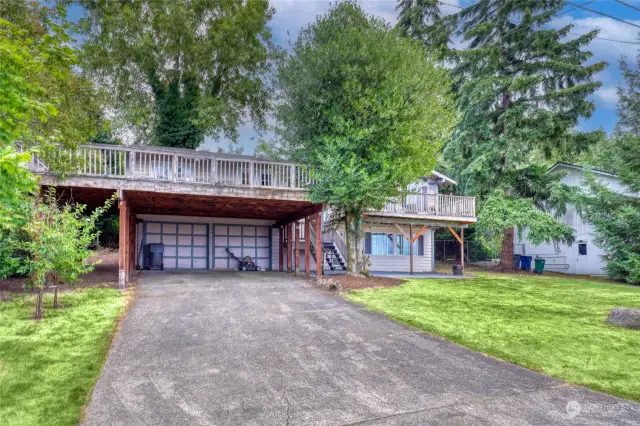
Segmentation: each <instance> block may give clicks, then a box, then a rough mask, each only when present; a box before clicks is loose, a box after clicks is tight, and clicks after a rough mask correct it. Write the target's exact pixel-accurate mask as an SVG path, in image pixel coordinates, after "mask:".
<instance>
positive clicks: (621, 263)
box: [576, 176, 640, 283]
mask: <svg viewBox="0 0 640 426" xmlns="http://www.w3.org/2000/svg"><path fill="white" fill-rule="evenodd" d="M587 182H588V186H587V188H586V190H585V191H584V192H583V193H582V194H581V196H580V197H579V198H578V199H577V202H576V206H577V208H578V211H579V212H580V216H581V217H582V218H583V219H584V220H585V221H586V222H588V223H590V224H591V225H593V229H594V237H595V238H594V239H595V243H596V245H597V246H598V247H600V248H601V249H602V250H603V251H604V252H605V254H604V256H603V260H604V262H605V263H606V266H605V270H606V272H607V275H609V276H610V277H611V278H614V279H617V280H623V281H627V282H629V283H640V198H638V197H637V195H636V196H630V195H624V194H619V193H616V192H614V191H612V190H611V189H609V188H608V187H607V186H606V185H604V184H602V183H600V182H598V181H597V180H596V179H595V177H594V176H590V177H589V178H588V179H587Z"/></svg>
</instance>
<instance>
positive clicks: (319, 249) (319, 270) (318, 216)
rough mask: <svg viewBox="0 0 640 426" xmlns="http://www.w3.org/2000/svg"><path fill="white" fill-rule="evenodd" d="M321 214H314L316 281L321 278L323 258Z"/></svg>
mask: <svg viewBox="0 0 640 426" xmlns="http://www.w3.org/2000/svg"><path fill="white" fill-rule="evenodd" d="M321 218H322V214H321V213H316V214H315V227H316V277H317V278H318V279H321V278H322V268H323V267H324V260H323V259H324V258H323V256H322V250H323V247H322V230H321V228H320V227H321V225H322V223H321V222H320V221H321V220H322V219H321Z"/></svg>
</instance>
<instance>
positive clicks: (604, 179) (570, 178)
mask: <svg viewBox="0 0 640 426" xmlns="http://www.w3.org/2000/svg"><path fill="white" fill-rule="evenodd" d="M560 171H562V172H565V173H566V175H565V176H564V177H563V178H562V180H561V182H562V183H564V184H567V185H571V186H577V187H580V186H584V185H585V184H586V183H585V172H586V171H587V169H585V168H583V167H580V166H575V165H573V164H567V163H556V164H555V165H553V167H551V168H550V169H549V171H548V173H553V172H560ZM590 171H591V173H592V174H593V175H594V177H595V178H596V179H597V180H598V181H600V182H601V183H603V184H605V185H606V186H607V187H609V188H610V189H611V190H612V191H615V192H618V193H625V192H627V189H626V188H625V186H624V185H623V184H622V182H620V179H618V177H617V176H616V175H613V174H611V173H607V172H604V171H601V170H595V169H591V170H590ZM561 220H562V221H563V222H564V223H566V224H567V225H569V226H571V227H572V228H573V229H575V231H576V233H575V237H576V241H575V243H574V244H572V245H571V246H568V245H566V244H559V245H554V244H540V245H538V246H536V245H533V244H532V243H530V242H528V241H527V238H526V232H525V233H524V234H523V236H522V238H519V237H518V235H517V233H516V235H515V237H514V241H515V247H514V253H515V254H520V255H526V256H533V257H534V258H541V259H545V270H549V271H554V272H562V273H566V274H576V275H605V272H604V266H605V264H604V262H603V261H602V257H601V256H602V255H603V254H604V252H603V251H602V250H601V249H600V248H599V247H598V246H596V245H595V242H594V236H593V228H592V226H591V225H590V224H588V223H586V222H585V221H584V220H583V218H582V217H580V215H579V214H578V213H577V212H576V209H575V208H573V207H572V206H568V208H567V212H566V214H565V215H564V216H563V217H562V218H561Z"/></svg>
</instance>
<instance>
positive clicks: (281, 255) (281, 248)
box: [278, 226, 284, 272]
mask: <svg viewBox="0 0 640 426" xmlns="http://www.w3.org/2000/svg"><path fill="white" fill-rule="evenodd" d="M278 237H279V239H280V245H279V246H278V267H279V271H280V272H282V270H283V269H284V226H281V227H279V228H278Z"/></svg>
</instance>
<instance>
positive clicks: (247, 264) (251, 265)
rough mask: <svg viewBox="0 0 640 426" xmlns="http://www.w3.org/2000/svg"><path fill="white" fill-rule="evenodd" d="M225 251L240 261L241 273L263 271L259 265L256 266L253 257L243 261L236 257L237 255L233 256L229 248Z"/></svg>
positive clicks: (246, 257) (244, 258)
mask: <svg viewBox="0 0 640 426" xmlns="http://www.w3.org/2000/svg"><path fill="white" fill-rule="evenodd" d="M225 250H226V251H227V253H229V256H231V257H232V258H233V259H235V260H237V261H238V269H239V270H240V271H260V270H262V268H260V267H259V266H258V265H256V262H255V261H254V260H253V259H252V258H251V256H245V257H243V258H242V259H239V258H238V257H236V255H235V254H233V252H232V251H231V250H229V247H227V248H226V249H225Z"/></svg>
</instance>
